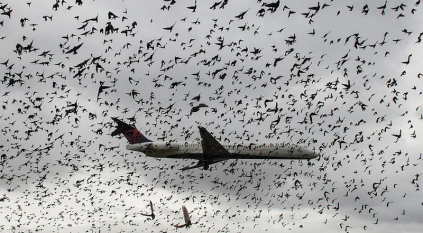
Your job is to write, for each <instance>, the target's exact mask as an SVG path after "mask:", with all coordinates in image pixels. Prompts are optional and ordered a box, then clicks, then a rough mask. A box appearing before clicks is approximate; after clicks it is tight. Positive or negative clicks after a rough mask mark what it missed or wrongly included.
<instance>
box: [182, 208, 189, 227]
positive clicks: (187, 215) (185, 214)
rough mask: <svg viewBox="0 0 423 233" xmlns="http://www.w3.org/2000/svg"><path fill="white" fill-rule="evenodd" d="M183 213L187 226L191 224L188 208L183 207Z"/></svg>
mask: <svg viewBox="0 0 423 233" xmlns="http://www.w3.org/2000/svg"><path fill="white" fill-rule="evenodd" d="M182 213H183V214H184V220H185V224H187V225H188V224H191V220H190V219H189V213H188V210H187V208H186V207H185V206H184V205H183V206H182Z"/></svg>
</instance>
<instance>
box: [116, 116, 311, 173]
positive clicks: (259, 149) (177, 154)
mask: <svg viewBox="0 0 423 233" xmlns="http://www.w3.org/2000/svg"><path fill="white" fill-rule="evenodd" d="M112 120H113V121H114V122H116V124H117V127H116V129H115V130H114V131H113V132H112V133H111V136H116V135H120V134H123V136H124V137H125V138H126V139H127V140H128V142H129V144H127V145H126V149H127V150H131V151H138V152H142V153H144V154H145V155H146V156H148V157H154V158H174V159H196V160H198V162H197V164H195V165H192V166H187V167H183V168H181V169H180V170H183V171H184V170H188V169H193V168H201V167H202V168H203V169H204V170H209V167H210V165H211V164H214V163H218V162H223V161H225V160H228V159H290V160H295V159H297V160H299V159H306V160H310V159H313V158H316V157H318V156H319V155H318V153H316V152H314V149H310V148H308V147H306V146H302V145H296V144H291V143H279V142H278V143H274V142H273V143H272V142H233V143H220V142H218V141H217V140H216V138H214V137H213V136H212V135H211V134H210V133H209V132H208V131H207V130H206V129H205V128H204V127H202V126H198V129H199V131H200V136H201V141H192V142H189V141H184V142H178V141H167V142H165V141H163V142H157V141H151V140H149V139H148V138H146V137H145V136H144V135H143V134H142V133H141V132H140V131H139V130H138V129H137V128H136V127H135V126H134V125H129V124H127V123H125V122H123V121H121V120H119V119H118V118H116V117H112ZM309 163H310V162H309Z"/></svg>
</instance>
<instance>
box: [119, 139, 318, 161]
mask: <svg viewBox="0 0 423 233" xmlns="http://www.w3.org/2000/svg"><path fill="white" fill-rule="evenodd" d="M221 145H222V146H223V147H224V148H225V149H226V150H228V151H229V152H230V154H231V155H230V156H227V155H225V156H222V157H221V158H222V159H313V158H316V157H317V156H318V155H317V153H315V152H314V151H313V150H312V149H309V148H307V147H306V146H304V145H296V144H289V143H269V142H261V143H260V142H233V143H221ZM126 149H128V150H132V151H138V152H142V153H144V154H146V155H147V156H149V157H156V158H180V159H198V160H201V159H202V158H203V148H202V144H201V142H197V141H194V142H144V143H137V144H128V145H126ZM215 158H219V157H215Z"/></svg>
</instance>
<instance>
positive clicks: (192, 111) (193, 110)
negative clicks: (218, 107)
mask: <svg viewBox="0 0 423 233" xmlns="http://www.w3.org/2000/svg"><path fill="white" fill-rule="evenodd" d="M204 107H208V106H207V105H206V104H203V103H201V104H199V105H197V106H194V107H192V108H191V111H190V113H189V115H190V116H191V115H192V113H194V112H198V111H199V110H200V108H204Z"/></svg>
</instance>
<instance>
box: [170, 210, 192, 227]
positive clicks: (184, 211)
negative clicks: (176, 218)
mask: <svg viewBox="0 0 423 233" xmlns="http://www.w3.org/2000/svg"><path fill="white" fill-rule="evenodd" d="M182 213H183V215H184V221H185V223H184V224H177V225H174V227H176V228H182V227H189V226H191V225H192V223H191V219H190V217H189V213H188V210H187V208H186V207H185V205H182Z"/></svg>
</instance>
